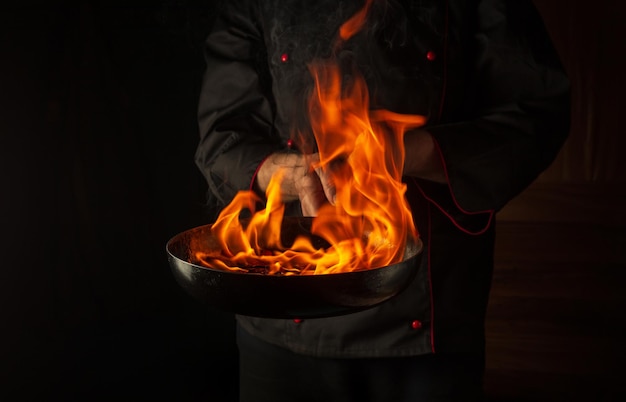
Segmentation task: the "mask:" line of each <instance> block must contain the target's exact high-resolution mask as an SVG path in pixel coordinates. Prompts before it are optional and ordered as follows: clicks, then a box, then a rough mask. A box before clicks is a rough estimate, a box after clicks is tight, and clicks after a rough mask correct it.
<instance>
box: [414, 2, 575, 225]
mask: <svg viewBox="0 0 626 402" xmlns="http://www.w3.org/2000/svg"><path fill="white" fill-rule="evenodd" d="M473 46H474V47H475V48H474V49H473V50H474V51H473V52H471V54H475V59H474V63H473V65H472V66H471V69H470V70H469V71H468V76H469V77H471V79H470V82H471V84H470V86H469V88H468V91H467V92H466V96H467V99H466V101H465V102H464V103H465V104H466V105H467V107H466V110H465V115H466V116H467V118H464V119H463V120H462V121H458V122H453V123H450V124H445V125H434V126H429V127H425V130H427V131H428V132H429V133H430V134H431V135H432V137H431V138H432V140H433V141H432V142H430V141H427V140H425V139H424V140H423V141H422V140H419V138H420V137H421V136H425V135H422V134H420V133H407V137H406V142H407V165H406V166H405V169H406V171H405V173H406V174H407V175H409V176H414V177H417V178H418V179H420V178H425V179H429V180H432V181H434V182H447V187H448V190H449V191H448V193H449V195H450V197H451V198H452V199H453V200H452V201H453V203H454V204H455V205H456V206H457V207H458V209H459V210H461V211H465V212H472V213H476V212H481V211H483V212H491V213H493V212H495V211H498V210H499V209H500V208H502V207H503V206H504V205H505V204H506V203H507V202H508V201H509V200H510V199H512V198H513V197H515V196H516V195H518V194H519V193H520V192H521V191H522V190H524V189H525V188H526V187H527V186H528V185H529V184H530V183H531V182H532V181H534V180H535V179H536V178H537V176H538V175H539V174H540V173H541V172H542V171H544V170H545V169H546V168H547V167H548V166H549V165H550V164H551V163H552V162H553V160H554V158H555V157H556V155H557V153H558V151H559V149H560V148H561V146H562V145H563V143H564V141H565V139H566V138H567V135H568V133H569V122H570V102H569V95H570V92H569V81H568V79H567V77H566V75H565V73H564V70H563V68H562V66H561V64H560V61H559V58H558V55H557V53H556V51H555V49H554V48H553V47H552V43H551V40H550V37H549V36H548V34H547V32H546V30H545V29H544V26H543V21H542V20H541V18H540V16H539V14H538V13H537V11H536V9H535V8H534V6H533V5H532V2H531V1H529V0H515V1H507V0H481V1H479V3H478V23H477V28H476V33H475V35H474V38H473ZM426 137H427V136H426ZM413 142H415V143H418V142H419V143H423V144H424V145H423V146H424V147H425V149H424V150H422V151H420V150H419V149H418V146H417V145H415V146H412V145H411V143H413ZM416 152H423V153H424V154H425V159H424V162H423V163H424V165H425V167H424V168H423V170H424V172H426V173H427V174H426V173H425V174H419V170H420V169H419V168H415V167H414V166H413V165H412V163H414V159H417V158H416V154H414V153H416ZM436 159H439V163H440V164H441V167H442V170H443V172H442V171H441V170H439V169H437V168H435V166H436V165H437V161H436ZM431 167H432V168H431ZM428 172H430V173H428ZM442 173H443V175H444V177H442V176H441V175H442ZM427 175H430V176H431V177H430V178H429V177H426V176H427ZM424 183H426V182H424ZM426 184H427V186H422V187H423V188H426V187H429V188H437V186H433V185H432V182H428V183H426ZM439 190H440V189H439ZM426 192H427V193H428V190H426ZM436 192H437V193H438V194H441V193H442V192H441V191H436Z"/></svg>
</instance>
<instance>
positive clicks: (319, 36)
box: [195, 0, 570, 402]
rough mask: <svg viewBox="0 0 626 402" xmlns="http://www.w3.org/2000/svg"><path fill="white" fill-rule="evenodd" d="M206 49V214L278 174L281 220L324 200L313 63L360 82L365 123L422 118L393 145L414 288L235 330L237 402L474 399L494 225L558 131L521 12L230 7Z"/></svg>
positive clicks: (551, 63) (536, 36) (321, 5)
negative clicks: (354, 306) (378, 300)
mask: <svg viewBox="0 0 626 402" xmlns="http://www.w3.org/2000/svg"><path fill="white" fill-rule="evenodd" d="M364 5H365V6H366V7H367V8H366V11H367V12H366V14H365V23H364V24H363V26H362V27H361V29H359V30H358V31H357V32H355V33H354V34H353V35H352V36H351V37H349V38H348V39H347V40H345V41H343V42H341V44H340V45H339V46H337V35H338V30H339V29H340V27H341V26H342V24H343V23H345V22H346V21H347V20H348V19H350V18H351V17H352V16H354V15H356V13H358V12H359V11H360V10H363V7H364ZM205 50H206V63H207V66H206V73H205V75H204V79H203V86H202V91H201V95H200V99H199V111H198V119H199V120H198V121H199V129H200V141H199V145H198V148H197V153H196V157H195V160H196V163H197V166H198V167H199V169H200V170H201V171H202V173H203V174H204V176H205V178H206V180H207V183H208V189H209V191H208V202H209V203H210V204H211V205H212V206H214V207H215V208H217V209H220V208H223V207H224V206H225V205H227V204H228V203H229V202H230V200H232V198H233V197H234V196H235V194H236V193H237V192H238V191H241V190H248V189H252V190H255V191H257V193H258V194H260V195H263V194H264V191H265V190H266V187H267V185H268V182H269V179H270V178H271V176H272V174H273V173H274V172H275V171H276V170H277V169H279V168H282V169H283V171H284V172H285V177H284V179H283V182H282V184H281V192H282V196H283V198H284V199H285V200H287V201H289V205H288V213H289V214H294V215H298V214H302V213H304V214H305V215H315V214H316V212H317V209H318V208H319V206H320V205H321V204H322V203H324V202H327V201H328V200H326V198H331V201H332V196H333V195H332V194H333V189H332V172H329V171H323V172H322V171H318V173H319V174H316V173H315V172H313V173H311V172H310V169H309V167H310V164H309V162H310V159H311V155H315V152H316V149H315V142H314V140H311V139H310V137H311V134H310V133H311V130H310V126H311V122H310V121H309V120H308V113H307V111H306V108H307V104H306V103H307V96H306V94H308V93H310V91H311V89H312V87H313V85H314V80H313V79H312V77H311V74H310V70H309V68H308V66H309V65H310V64H311V63H312V62H313V61H314V60H320V59H322V60H324V59H328V58H333V59H334V60H337V62H338V64H339V65H340V66H342V67H341V68H344V67H345V66H349V67H350V68H348V67H346V70H345V71H344V72H345V74H346V76H347V77H349V76H350V74H352V73H353V70H352V68H354V70H356V71H358V72H359V73H360V74H362V76H363V78H364V80H365V82H366V83H367V86H368V90H369V94H370V107H371V109H386V110H390V111H393V112H397V113H403V114H417V115H422V116H426V118H427V121H426V124H425V125H423V126H422V127H419V128H416V129H411V130H408V131H407V132H406V133H405V135H404V145H405V149H406V160H405V163H404V170H403V176H404V182H405V183H406V185H407V192H406V197H407V200H408V202H409V204H410V206H411V209H412V211H413V218H414V221H415V225H416V227H417V228H418V231H419V234H420V238H421V239H422V241H423V242H424V245H425V250H424V253H423V256H422V258H421V260H420V263H419V266H417V267H415V269H416V270H417V272H416V275H415V279H414V280H413V281H412V283H411V284H410V285H409V286H408V288H407V289H406V290H405V291H403V292H402V293H401V294H399V295H397V296H396V297H394V298H392V299H391V300H389V301H387V302H385V303H383V304H381V305H379V306H376V307H374V308H371V309H368V310H365V311H362V312H358V313H354V314H348V315H344V316H338V317H330V318H316V319H304V320H282V319H268V318H256V317H247V316H237V325H238V345H239V350H240V398H241V401H273V402H275V401H359V402H363V401H473V400H480V399H481V398H482V397H483V387H482V376H483V371H484V361H485V359H484V354H485V334H484V320H485V310H486V306H487V301H488V295H489V288H490V282H491V275H492V269H493V248H494V238H495V233H494V225H495V214H496V212H497V211H498V210H499V209H501V208H502V207H503V206H504V205H505V204H506V203H507V202H508V201H509V200H510V199H512V198H513V197H515V196H516V195H518V194H519V193H520V192H521V191H523V190H524V189H525V188H526V187H527V186H528V185H529V184H530V183H531V182H533V180H535V179H536V177H537V176H538V175H539V174H540V173H541V172H542V171H544V170H545V169H546V168H547V167H548V166H549V165H550V163H551V162H552V161H553V160H554V158H555V156H556V154H557V153H558V151H559V149H560V148H561V146H562V144H563V143H564V141H565V139H566V138H567V134H568V132H569V121H570V116H569V113H570V110H569V107H570V104H569V82H568V79H567V77H566V74H565V73H564V70H563V68H562V66H561V63H560V61H559V58H558V55H557V53H556V52H555V49H554V48H553V45H552V43H551V40H550V37H549V35H548V34H547V32H546V30H545V28H544V25H543V21H542V20H541V17H540V16H539V14H538V13H537V11H536V9H535V8H534V6H533V5H532V2H531V1H530V0H473V1H468V0H447V1H446V0H404V1H403V0H396V1H384V0H372V1H371V2H369V1H368V2H367V3H364V2H363V1H345V2H337V1H331V0H320V1H316V2H305V1H298V0H282V1H277V0H264V1H257V0H231V1H228V2H224V4H223V5H222V6H221V7H220V8H219V13H218V15H217V19H216V21H215V25H214V27H213V30H212V32H211V33H210V35H209V36H208V38H207V41H206V47H205ZM294 133H298V136H294ZM307 138H308V139H307ZM294 145H295V146H294Z"/></svg>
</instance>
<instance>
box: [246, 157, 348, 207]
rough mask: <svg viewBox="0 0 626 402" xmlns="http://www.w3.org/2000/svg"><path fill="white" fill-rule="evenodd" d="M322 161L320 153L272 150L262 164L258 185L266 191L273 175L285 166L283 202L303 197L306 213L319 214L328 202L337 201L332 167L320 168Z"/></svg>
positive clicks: (258, 175)
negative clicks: (273, 152) (320, 161)
mask: <svg viewBox="0 0 626 402" xmlns="http://www.w3.org/2000/svg"><path fill="white" fill-rule="evenodd" d="M318 162H319V155H318V154H311V155H302V154H296V153H275V154H272V155H270V156H269V157H268V158H267V159H266V160H265V162H263V164H262V165H261V167H260V168H259V172H258V173H257V177H256V185H257V189H258V190H259V191H262V192H265V190H266V189H267V186H268V185H269V182H270V179H271V178H272V176H273V175H274V174H275V173H276V172H278V171H279V170H282V172H283V179H282V181H281V185H280V191H281V197H282V200H283V202H288V201H295V200H300V205H301V207H302V214H303V215H304V216H315V215H317V211H318V210H319V208H320V207H321V206H322V205H323V204H324V203H326V202H330V203H334V202H335V194H336V190H335V185H334V181H333V179H332V171H331V169H329V168H319V167H317V168H316V166H317V165H318Z"/></svg>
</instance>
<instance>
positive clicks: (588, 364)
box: [486, 216, 626, 401]
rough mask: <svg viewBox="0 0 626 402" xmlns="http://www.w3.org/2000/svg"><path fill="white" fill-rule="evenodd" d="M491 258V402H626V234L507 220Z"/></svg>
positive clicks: (612, 228) (616, 229) (617, 228)
mask: <svg viewBox="0 0 626 402" xmlns="http://www.w3.org/2000/svg"><path fill="white" fill-rule="evenodd" d="M509 217H510V216H509ZM495 258H496V268H495V273H494V278H493V288H492V294H491V300H490V305H489V309H488V317H487V324H486V329H487V374H486V389H487V392H488V395H489V398H490V401H579V400H580V401H582V400H588V401H616V400H626V398H625V396H626V391H624V389H625V388H626V387H625V386H624V384H623V379H624V373H625V370H624V363H623V360H624V358H625V357H626V347H625V346H624V345H625V344H626V325H625V318H626V314H625V313H624V311H625V308H626V289H625V286H624V284H625V283H626V230H625V229H624V226H621V225H607V224H604V223H601V224H598V223H596V224H594V223H576V222H573V223H572V222H561V223H557V222H547V221H532V220H528V221H522V220H520V221H514V220H504V221H502V222H499V224H498V237H497V242H496V255H495Z"/></svg>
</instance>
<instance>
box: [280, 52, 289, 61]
mask: <svg viewBox="0 0 626 402" xmlns="http://www.w3.org/2000/svg"><path fill="white" fill-rule="evenodd" d="M280 61H282V62H283V63H287V62H288V61H289V55H288V54H287V53H283V54H281V55H280Z"/></svg>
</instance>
